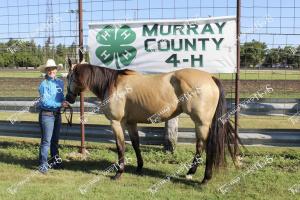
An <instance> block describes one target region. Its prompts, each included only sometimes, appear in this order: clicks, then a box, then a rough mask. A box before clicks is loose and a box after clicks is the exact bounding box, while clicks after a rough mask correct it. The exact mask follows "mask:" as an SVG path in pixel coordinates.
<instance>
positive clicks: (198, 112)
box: [66, 63, 239, 183]
mask: <svg viewBox="0 0 300 200" xmlns="http://www.w3.org/2000/svg"><path fill="white" fill-rule="evenodd" d="M69 64H70V66H71V63H69ZM87 89H88V90H90V91H92V92H93V93H94V94H95V95H96V96H97V97H98V98H99V99H100V100H101V101H102V108H103V112H104V114H105V116H106V117H107V118H108V119H109V120H110V122H111V127H112V130H113V133H114V135H115V138H116V145H117V151H118V157H119V169H118V171H117V173H116V175H115V176H114V177H113V178H114V179H118V178H120V177H121V175H122V173H123V172H124V167H125V163H124V152H125V141H124V130H125V128H127V130H128V132H129V136H130V139H131V142H132V146H133V148H134V150H135V153H136V157H137V172H139V173H141V171H142V168H143V158H142V155H141V151H140V143H139V136H138V130H137V123H153V122H163V121H166V120H168V119H171V118H174V117H176V116H177V115H179V114H181V113H186V114H187V115H189V116H190V117H191V119H192V120H193V122H194V123H195V132H196V153H195V157H194V160H193V163H192V165H191V168H190V169H189V171H188V173H187V177H189V178H191V176H192V175H193V174H194V173H195V172H196V170H197V167H198V165H199V162H197V161H198V158H199V157H200V156H201V154H202V151H203V150H205V151H206V166H205V174H204V178H203V180H202V183H206V182H207V181H208V180H210V179H211V178H212V171H213V168H219V167H221V166H224V164H225V150H226V146H227V148H228V149H229V152H230V154H231V157H232V159H233V161H234V163H235V161H236V159H235V158H236V157H237V152H238V148H239V138H238V135H236V134H235V132H234V130H233V127H232V126H231V124H230V122H229V121H228V120H227V121H225V123H224V121H222V120H220V117H222V116H223V115H224V114H225V113H226V101H225V94H224V89H223V88H222V85H221V82H220V81H219V80H218V79H217V78H215V77H212V76H211V75H210V74H208V73H206V72H203V71H200V70H195V69H182V70H178V71H174V72H170V73H164V74H159V75H151V76H146V75H142V74H140V73H138V72H135V71H132V70H113V69H108V68H104V67H100V66H94V65H90V64H77V65H75V66H74V68H73V69H72V68H71V67H70V69H69V74H68V92H67V96H66V100H67V101H68V102H70V103H71V104H73V103H74V102H75V99H76V97H77V96H78V95H79V93H80V92H82V91H84V90H87Z"/></svg>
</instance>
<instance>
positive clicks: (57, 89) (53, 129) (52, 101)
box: [39, 59, 68, 173]
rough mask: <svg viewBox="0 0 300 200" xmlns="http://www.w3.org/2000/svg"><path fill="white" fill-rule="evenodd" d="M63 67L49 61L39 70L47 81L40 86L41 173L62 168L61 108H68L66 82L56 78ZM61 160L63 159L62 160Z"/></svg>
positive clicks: (51, 60)
mask: <svg viewBox="0 0 300 200" xmlns="http://www.w3.org/2000/svg"><path fill="white" fill-rule="evenodd" d="M60 68H61V66H57V65H56V64H55V61H54V60H53V59H48V60H47V63H46V65H43V66H40V67H39V69H40V71H41V72H42V73H45V74H46V75H45V80H43V81H42V82H41V84H40V86H39V93H40V99H39V109H40V112H39V124H40V127H41V132H42V138H41V144H40V149H39V163H40V167H39V171H40V172H41V173H47V171H48V169H49V168H52V167H53V168H61V167H62V165H61V162H56V161H57V160H58V159H60V158H59V152H58V140H59V132H60V127H61V114H60V109H61V107H68V103H67V102H66V101H64V99H65V98H64V82H63V81H62V80H60V79H58V78H56V73H57V71H58V70H60ZM49 148H50V154H51V159H50V160H49V163H48V151H49ZM60 160H61V159H60Z"/></svg>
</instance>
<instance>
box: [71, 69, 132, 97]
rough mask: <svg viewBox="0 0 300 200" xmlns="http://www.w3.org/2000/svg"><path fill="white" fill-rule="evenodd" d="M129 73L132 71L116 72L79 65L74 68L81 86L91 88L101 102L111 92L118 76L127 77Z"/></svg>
mask: <svg viewBox="0 0 300 200" xmlns="http://www.w3.org/2000/svg"><path fill="white" fill-rule="evenodd" d="M127 71H130V70H127V69H124V70H114V69H109V68H106V67H101V66H96V65H90V64H78V65H77V66H76V67H75V68H74V74H75V76H76V77H77V78H78V79H77V80H79V82H80V83H81V85H82V86H83V87H85V88H86V87H87V88H89V89H90V90H91V91H92V92H93V93H94V94H95V95H96V96H97V97H98V98H100V100H103V99H104V96H105V94H106V93H107V92H110V90H111V89H112V87H113V86H114V85H115V83H116V80H117V78H118V76H119V75H125V74H126V72H127Z"/></svg>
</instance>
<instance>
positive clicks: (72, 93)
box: [66, 59, 83, 104]
mask: <svg viewBox="0 0 300 200" xmlns="http://www.w3.org/2000/svg"><path fill="white" fill-rule="evenodd" d="M68 64H69V73H68V76H67V80H68V86H67V95H66V101H68V102H69V103H71V104H73V103H74V102H75V100H76V97H77V96H79V95H80V92H82V91H83V86H82V84H81V82H80V80H79V74H77V73H76V67H77V64H75V65H72V62H71V60H70V59H68Z"/></svg>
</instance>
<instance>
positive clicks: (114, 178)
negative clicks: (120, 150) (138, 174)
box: [111, 173, 122, 180]
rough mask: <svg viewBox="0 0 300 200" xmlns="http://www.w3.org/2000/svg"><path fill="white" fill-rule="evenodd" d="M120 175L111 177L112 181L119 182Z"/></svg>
mask: <svg viewBox="0 0 300 200" xmlns="http://www.w3.org/2000/svg"><path fill="white" fill-rule="evenodd" d="M121 175H122V173H116V175H114V176H113V177H111V179H112V180H119V179H120V178H121Z"/></svg>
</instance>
